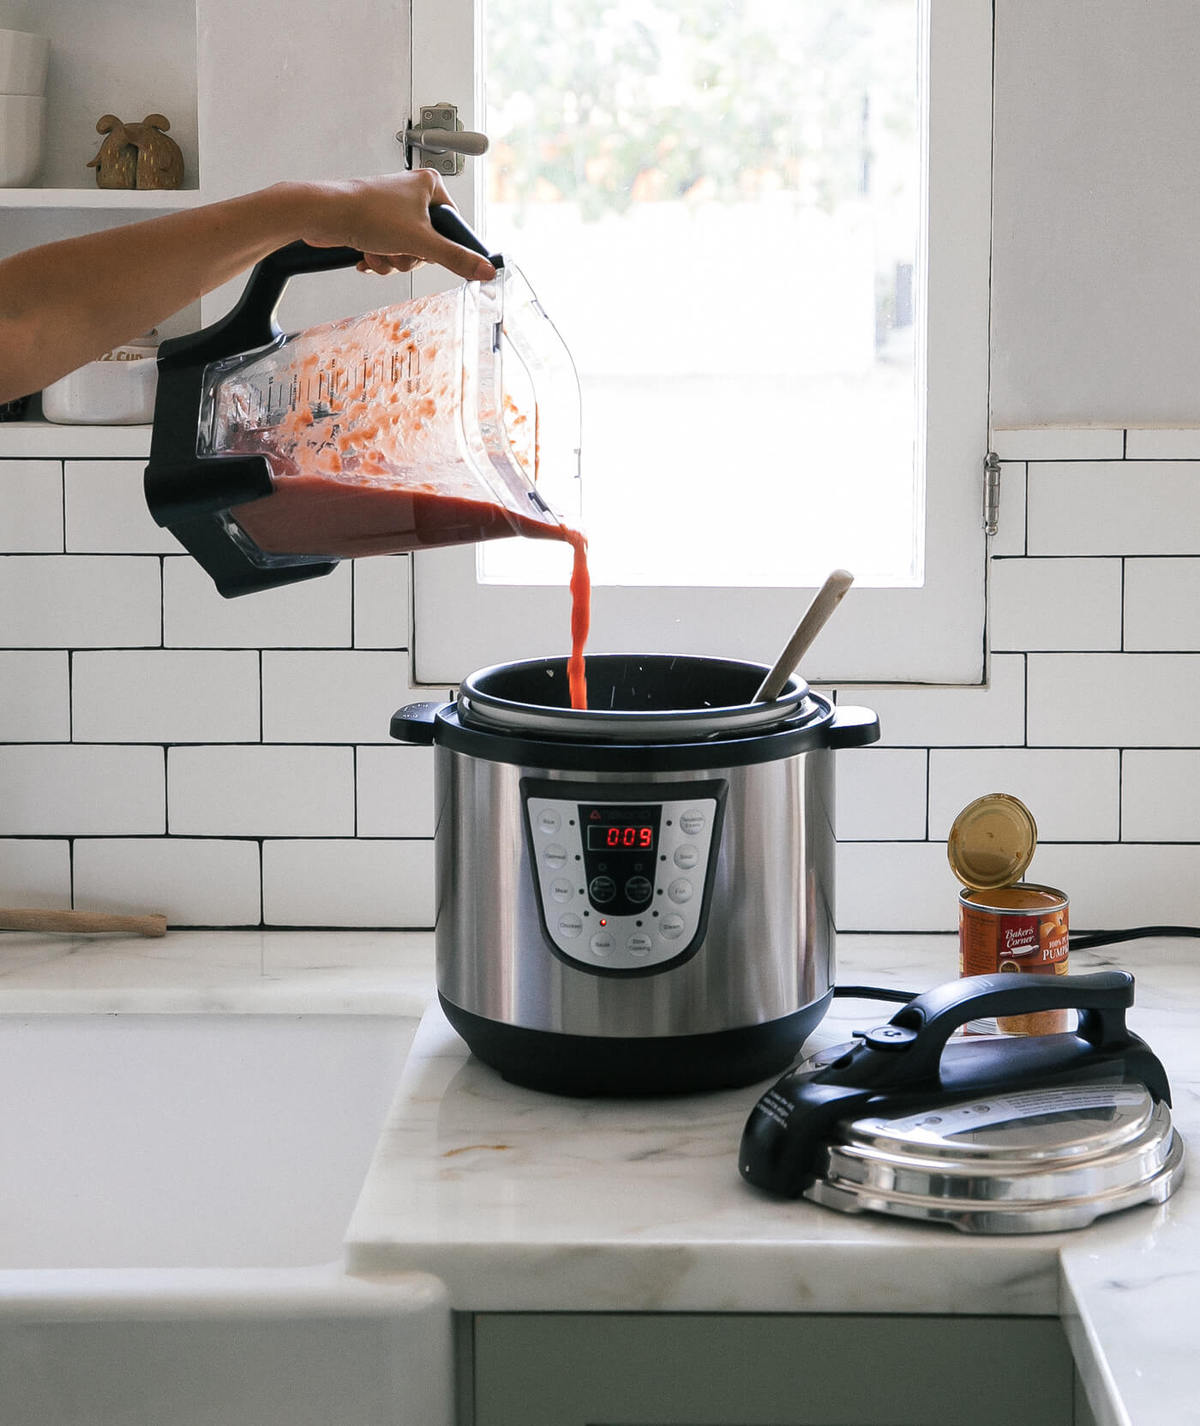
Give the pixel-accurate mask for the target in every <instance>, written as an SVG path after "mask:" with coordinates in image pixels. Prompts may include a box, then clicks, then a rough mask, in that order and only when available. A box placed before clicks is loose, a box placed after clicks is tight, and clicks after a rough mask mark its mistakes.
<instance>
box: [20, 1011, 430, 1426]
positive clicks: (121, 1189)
mask: <svg viewBox="0 0 1200 1426" xmlns="http://www.w3.org/2000/svg"><path fill="white" fill-rule="evenodd" d="M415 1027H416V1022H415V1020H412V1019H406V1018H403V1017H400V1016H389V1015H303V1016H297V1015H257V1014H255V1015H226V1014H210V1015H206V1014H197V1015H191V1014H187V1015H183V1014H162V1015H144V1014H132V1015H131V1014H122V1015H102V1014H70V1015H53V1014H50V1015H45V1014H39V1015H31V1016H23V1015H3V1014H0V1086H2V1088H0V1422H3V1423H4V1426H150V1423H155V1424H156V1426H157V1423H160V1422H163V1423H165V1422H170V1423H171V1426H328V1423H330V1422H334V1421H336V1422H337V1423H338V1426H384V1423H387V1426H447V1423H449V1422H450V1421H451V1420H452V1404H451V1402H452V1392H451V1385H450V1383H451V1346H450V1314H449V1309H448V1306H447V1301H446V1294H445V1291H444V1289H443V1288H442V1286H441V1284H440V1283H438V1282H437V1280H436V1279H434V1278H430V1277H428V1276H426V1275H423V1274H416V1273H414V1274H400V1275H397V1276H395V1277H393V1278H390V1279H388V1280H386V1281H382V1280H381V1281H366V1280H362V1279H355V1278H351V1277H347V1276H346V1275H345V1274H344V1273H343V1271H342V1268H341V1261H340V1260H341V1245H342V1236H343V1232H344V1230H345V1227H346V1224H347V1223H348V1221H349V1218H350V1214H351V1212H352V1210H353V1207H354V1203H355V1200H356V1198H357V1196H358V1192H359V1189H360V1188H361V1186H362V1182H363V1179H364V1177H365V1174H366V1171H367V1167H368V1165H369V1163H370V1159H371V1155H372V1151H373V1149H374V1147H375V1143H376V1139H377V1138H378V1135H379V1131H380V1129H381V1127H382V1124H383V1121H384V1117H385V1115H386V1113H387V1109H388V1106H389V1104H390V1103H391V1099H392V1095H393V1092H394V1090H395V1087H396V1084H397V1082H398V1079H399V1075H400V1070H401V1067H402V1065H403V1062H404V1059H405V1056H406V1055H407V1053H408V1048H409V1045H410V1043H411V1040H412V1035H413V1032H414V1030H415Z"/></svg>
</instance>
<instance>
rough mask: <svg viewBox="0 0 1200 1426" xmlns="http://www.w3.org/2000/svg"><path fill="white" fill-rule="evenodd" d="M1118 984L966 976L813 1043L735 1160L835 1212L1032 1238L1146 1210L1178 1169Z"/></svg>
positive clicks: (759, 1111)
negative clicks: (1015, 1032) (1007, 1023)
mask: <svg viewBox="0 0 1200 1426" xmlns="http://www.w3.org/2000/svg"><path fill="white" fill-rule="evenodd" d="M1132 1003H1133V977H1132V976H1131V975H1129V974H1128V973H1127V972H1125V971H1101V972H1097V973H1095V974H1092V975H1082V976H1054V977H1048V976H1009V975H980V976H968V977H965V978H963V979H961V980H958V981H953V982H950V983H948V984H947V985H943V986H938V987H935V988H934V989H933V990H931V991H927V992H925V993H924V994H923V995H919V996H917V997H916V998H915V999H913V1000H911V1001H909V1002H908V1004H906V1005H905V1006H904V1007H903V1008H902V1009H901V1010H899V1011H897V1013H896V1014H895V1015H894V1016H893V1017H892V1019H891V1020H890V1021H889V1022H888V1023H887V1024H885V1025H879V1026H876V1027H875V1028H874V1029H871V1030H864V1031H861V1032H857V1041H856V1043H853V1044H845V1045H839V1046H836V1047H835V1048H832V1049H828V1050H824V1051H822V1052H821V1053H819V1054H817V1055H815V1056H813V1057H811V1058H810V1059H808V1060H805V1061H804V1062H803V1063H802V1064H800V1065H799V1066H797V1067H796V1068H795V1069H794V1070H791V1071H789V1072H788V1073H787V1074H786V1075H785V1076H784V1077H783V1078H782V1079H781V1080H779V1082H778V1083H777V1084H775V1085H774V1086H773V1087H772V1088H771V1089H769V1090H768V1091H767V1092H766V1094H764V1095H763V1096H762V1097H761V1098H760V1100H759V1101H758V1103H757V1104H756V1105H755V1107H754V1110H753V1111H752V1112H751V1115H750V1118H749V1120H748V1121H747V1124H746V1128H745V1131H744V1132H743V1135H742V1143H741V1149H740V1154H739V1167H740V1169H741V1172H742V1176H743V1177H744V1178H745V1179H746V1180H747V1181H748V1182H750V1183H752V1184H754V1185H755V1186H756V1187H759V1188H762V1189H765V1190H766V1191H767V1192H770V1193H773V1194H776V1195H778V1196H781V1197H790V1198H796V1197H801V1196H802V1197H804V1198H807V1199H809V1200H811V1201H812V1202H814V1203H819V1204H822V1205H823V1206H825V1207H828V1208H834V1209H838V1210H839V1211H841V1212H844V1213H863V1212H871V1213H882V1214H889V1215H893V1216H896V1217H901V1218H909V1219H922V1220H926V1221H931V1222H941V1223H948V1224H950V1225H951V1226H953V1227H955V1228H958V1229H960V1230H961V1231H963V1232H969V1233H1048V1232H1058V1231H1061V1230H1063V1229H1068V1228H1081V1227H1084V1226H1086V1225H1087V1224H1088V1223H1091V1222H1093V1221H1094V1220H1095V1219H1096V1218H1099V1217H1101V1216H1102V1215H1104V1214H1109V1213H1115V1212H1117V1211H1118V1210H1120V1209H1123V1208H1130V1207H1133V1206H1134V1205H1136V1204H1140V1203H1161V1202H1163V1201H1164V1200H1165V1199H1166V1198H1168V1197H1169V1196H1170V1195H1171V1193H1173V1192H1174V1190H1175V1188H1176V1187H1177V1186H1178V1184H1179V1182H1180V1180H1181V1179H1182V1175H1183V1158H1184V1150H1183V1144H1182V1141H1181V1139H1180V1137H1179V1135H1178V1133H1177V1132H1176V1131H1175V1129H1174V1127H1173V1126H1172V1122H1171V1108H1170V1106H1171V1094H1170V1086H1169V1085H1168V1083H1167V1077H1166V1072H1165V1071H1164V1069H1163V1067H1162V1064H1161V1063H1160V1062H1159V1060H1158V1058H1157V1057H1156V1056H1155V1055H1154V1054H1153V1053H1152V1051H1151V1050H1150V1048H1149V1046H1148V1045H1147V1044H1146V1043H1145V1042H1144V1041H1143V1040H1141V1039H1139V1038H1138V1036H1136V1035H1134V1034H1131V1033H1130V1031H1129V1030H1128V1028H1127V1027H1126V1024H1125V1010H1126V1009H1127V1008H1128V1007H1129V1006H1130V1005H1132ZM1051 1009H1054V1010H1058V1009H1073V1010H1077V1011H1079V1023H1078V1026H1077V1027H1076V1029H1075V1030H1074V1031H1070V1032H1066V1033H1062V1034H1055V1035H1044V1036H1028V1037H1012V1036H1002V1037H998V1038H995V1039H979V1040H960V1041H956V1042H955V1043H953V1044H949V1043H947V1042H948V1041H949V1039H950V1037H951V1035H952V1034H953V1032H954V1031H955V1030H956V1029H958V1028H959V1027H960V1026H961V1025H963V1024H965V1023H966V1022H967V1021H968V1020H971V1019H975V1018H978V1017H979V1016H980V1015H988V1014H994V1015H1007V1014H1025V1013H1038V1012H1040V1011H1045V1010H1051Z"/></svg>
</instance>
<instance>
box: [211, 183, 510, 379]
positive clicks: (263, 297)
mask: <svg viewBox="0 0 1200 1426" xmlns="http://www.w3.org/2000/svg"><path fill="white" fill-rule="evenodd" d="M429 222H430V224H431V226H432V227H433V230H434V232H436V233H439V234H440V235H441V236H442V237H443V238H449V240H450V241H451V242H454V243H458V244H459V246H460V247H464V248H469V249H470V250H471V251H472V252H474V253H478V254H479V255H480V256H481V257H489V254H488V250H487V245H486V244H485V243H484V242H483V240H482V238H480V237H479V236H478V234H476V233H475V232H474V231H472V229H471V227H470V226H469V225H468V224H467V222H466V221H465V220H464V219H463V217H462V216H461V214H460V213H459V212H458V210H457V209H455V208H451V207H450V206H449V205H448V204H445V203H435V204H434V205H433V206H432V207H431V208H430V209H429ZM362 260H363V254H362V252H361V251H360V250H359V249H358V248H347V247H338V248H317V247H312V246H310V245H309V244H308V243H302V242H296V243H288V245H287V246H286V247H282V248H276V250H275V251H274V252H273V253H268V254H267V256H266V257H265V258H263V259H262V260H261V261H260V262H258V263H256V264H255V267H254V269H253V271H252V272H251V274H250V277H249V280H248V281H247V283H246V288H245V291H244V292H243V293H242V295H241V298H240V299H239V301H238V303H237V305H236V306H235V307H234V308H233V310H232V311H231V312H230V313H229V315H228V316H227V317H225V318H224V319H223V320H221V321H220V322H218V323H216V324H215V325H214V326H212V327H209V328H207V329H206V330H205V331H204V332H202V333H200V334H199V338H198V340H201V341H203V340H204V339H206V338H207V339H208V341H207V343H206V345H210V346H212V347H213V350H211V351H207V350H206V351H205V352H204V353H203V358H204V360H206V361H210V360H215V359H217V358H219V357H222V356H233V355H236V354H237V353H238V352H243V351H253V350H254V349H255V348H257V347H265V346H266V345H267V344H268V343H269V342H273V341H276V340H277V339H278V338H279V337H280V336H281V335H282V332H281V330H280V327H279V325H278V323H277V321H276V313H277V311H278V310H279V303H280V299H281V298H282V297H283V293H284V289H285V288H286V287H287V285H288V283H289V282H290V281H291V279H292V278H293V277H300V276H303V275H304V274H306V273H310V272H335V271H337V270H338V269H340V268H344V267H355V266H357V265H358V264H359V263H360V262H362ZM490 261H491V262H492V264H493V266H500V265H501V260H500V258H499V255H498V254H497V255H496V256H494V257H491V258H490ZM218 348H219V350H218ZM188 350H189V355H190V356H191V358H192V359H193V360H194V359H195V356H196V352H195V347H194V346H189V349H188Z"/></svg>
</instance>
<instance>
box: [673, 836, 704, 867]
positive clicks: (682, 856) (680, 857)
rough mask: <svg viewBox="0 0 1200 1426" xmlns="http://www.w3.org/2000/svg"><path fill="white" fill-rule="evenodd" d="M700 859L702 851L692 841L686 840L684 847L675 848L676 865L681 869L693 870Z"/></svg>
mask: <svg viewBox="0 0 1200 1426" xmlns="http://www.w3.org/2000/svg"><path fill="white" fill-rule="evenodd" d="M699 860H700V852H699V850H698V849H697V848H696V847H693V846H692V844H691V843H690V842H685V843H684V844H683V846H682V847H676V848H675V865H676V866H677V867H678V868H679V870H680V871H691V869H692V868H693V867H694V866H695V865H696V863H697V862H698V861H699Z"/></svg>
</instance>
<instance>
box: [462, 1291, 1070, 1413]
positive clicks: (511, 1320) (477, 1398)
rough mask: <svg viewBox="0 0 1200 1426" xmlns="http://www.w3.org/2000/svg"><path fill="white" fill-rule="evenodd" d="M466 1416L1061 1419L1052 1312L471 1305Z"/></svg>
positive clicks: (466, 1325) (1065, 1367) (1066, 1377)
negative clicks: (540, 1309)
mask: <svg viewBox="0 0 1200 1426" xmlns="http://www.w3.org/2000/svg"><path fill="white" fill-rule="evenodd" d="M460 1341H461V1344H462V1347H463V1352H464V1356H465V1357H466V1358H467V1359H468V1360H469V1361H470V1363H471V1366H470V1368H469V1369H468V1370H467V1371H466V1372H465V1373H464V1374H463V1376H462V1378H461V1380H462V1382H463V1393H462V1395H463V1403H462V1415H461V1420H462V1422H463V1423H464V1426H1013V1423H1020V1426H1072V1421H1073V1419H1074V1418H1073V1406H1072V1401H1073V1397H1074V1394H1075V1373H1074V1368H1073V1364H1072V1360H1071V1353H1070V1349H1069V1347H1068V1346H1067V1341H1066V1338H1065V1336H1064V1334H1063V1331H1062V1328H1061V1326H1060V1324H1059V1322H1058V1321H1057V1319H1056V1318H1052V1317H999V1318H997V1317H957V1316H956V1317H892V1316H865V1315H861V1316H860V1315H854V1314H847V1315H844V1316H842V1315H838V1316H813V1317H808V1316H792V1315H786V1316H784V1315H775V1314H770V1315H755V1314H737V1315H721V1314H705V1313H696V1314H690V1313H683V1314H651V1313H647V1314H632V1313H631V1314H626V1313H524V1312H513V1313H483V1314H479V1315H477V1316H475V1317H474V1318H468V1319H465V1320H464V1321H463V1323H462V1331H461V1334H460Z"/></svg>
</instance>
